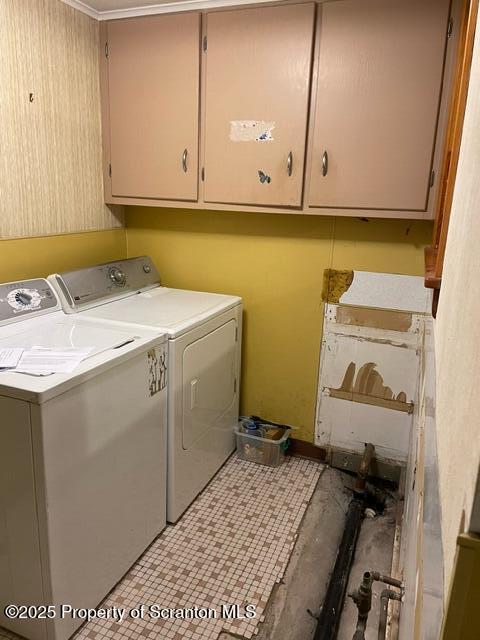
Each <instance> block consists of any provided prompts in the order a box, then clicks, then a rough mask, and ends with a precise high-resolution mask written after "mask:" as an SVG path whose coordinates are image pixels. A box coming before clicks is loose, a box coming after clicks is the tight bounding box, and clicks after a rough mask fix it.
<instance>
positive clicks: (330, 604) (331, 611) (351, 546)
mask: <svg viewBox="0 0 480 640" xmlns="http://www.w3.org/2000/svg"><path fill="white" fill-rule="evenodd" d="M374 455H375V447H374V446H373V444H366V445H365V451H364V454H363V458H362V462H361V463H360V468H359V471H358V475H357V482H356V484H355V489H354V497H353V498H352V500H351V501H350V504H349V505H348V510H347V515H346V518H345V528H344V531H343V535H342V540H341V542H340V546H339V548H338V553H337V558H336V560H335V566H334V568H333V572H332V575H331V577H330V582H329V584H328V588H327V593H326V595H325V601H324V603H323V606H322V610H321V612H320V615H319V617H318V623H317V628H316V629H315V635H314V636H313V640H335V639H336V637H337V634H338V627H339V625H340V614H341V613H342V609H343V603H344V601H345V593H346V591H347V584H348V578H349V576H350V569H351V567H352V562H353V556H354V554H355V547H356V546H357V540H358V534H359V532H360V527H361V524H362V520H363V516H364V512H365V504H366V499H367V492H366V478H367V475H368V471H369V469H370V466H371V463H372V459H373V457H374ZM360 638H361V636H359V639H360Z"/></svg>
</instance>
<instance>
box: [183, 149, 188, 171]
mask: <svg viewBox="0 0 480 640" xmlns="http://www.w3.org/2000/svg"><path fill="white" fill-rule="evenodd" d="M187 156H188V149H184V150H183V153H182V167H183V170H184V171H185V173H187Z"/></svg>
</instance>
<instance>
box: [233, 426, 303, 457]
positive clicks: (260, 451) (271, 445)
mask: <svg viewBox="0 0 480 640" xmlns="http://www.w3.org/2000/svg"><path fill="white" fill-rule="evenodd" d="M265 426H268V425H265ZM258 431H259V432H261V433H262V435H263V434H264V432H265V429H259V430H258ZM284 431H285V433H284V434H283V435H282V437H281V438H279V439H278V440H272V439H271V438H263V437H260V436H257V435H252V432H248V431H247V430H246V429H244V427H243V426H242V425H241V424H239V425H238V428H237V429H236V430H235V434H236V437H237V455H238V457H239V458H241V459H242V460H246V461H247V462H258V463H259V464H265V465H267V466H269V467H278V466H280V465H281V464H282V462H283V461H284V460H285V451H286V450H287V448H288V445H289V438H290V429H288V428H286V429H284Z"/></svg>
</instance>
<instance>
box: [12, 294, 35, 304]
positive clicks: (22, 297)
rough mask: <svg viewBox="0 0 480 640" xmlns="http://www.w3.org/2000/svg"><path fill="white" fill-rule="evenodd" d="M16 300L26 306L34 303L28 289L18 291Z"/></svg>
mask: <svg viewBox="0 0 480 640" xmlns="http://www.w3.org/2000/svg"><path fill="white" fill-rule="evenodd" d="M15 300H16V302H18V304H21V305H23V306H24V307H28V305H29V304H32V296H31V295H30V294H29V293H26V291H17V293H16V294H15Z"/></svg>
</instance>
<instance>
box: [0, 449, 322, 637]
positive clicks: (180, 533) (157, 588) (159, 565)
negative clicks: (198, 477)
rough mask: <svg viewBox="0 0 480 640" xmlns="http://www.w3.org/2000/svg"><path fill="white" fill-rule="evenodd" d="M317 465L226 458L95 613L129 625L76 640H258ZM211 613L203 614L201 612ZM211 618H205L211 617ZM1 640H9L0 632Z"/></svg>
mask: <svg viewBox="0 0 480 640" xmlns="http://www.w3.org/2000/svg"><path fill="white" fill-rule="evenodd" d="M322 470H323V465H321V464H319V463H317V462H314V461H311V460H305V459H302V458H288V459H287V461H286V462H285V464H284V465H282V466H281V467H278V468H270V467H265V466H262V465H257V464H255V463H251V462H244V461H241V460H238V459H237V458H236V457H232V458H231V459H230V460H229V461H228V462H227V464H226V465H225V466H224V467H223V469H222V470H221V471H220V472H219V473H218V475H217V476H216V477H215V479H214V480H213V481H212V483H211V484H210V485H209V486H208V487H207V489H206V490H205V491H204V492H203V493H202V494H201V496H200V497H199V498H198V499H197V500H196V501H195V502H194V503H193V505H192V506H191V507H190V509H189V510H188V511H187V512H186V513H185V515H184V516H183V517H182V518H181V520H180V521H179V522H178V523H177V525H175V526H174V527H167V529H166V530H165V531H164V532H163V533H162V534H161V535H160V536H159V537H158V538H157V539H156V540H155V542H154V543H153V544H152V545H151V547H150V548H149V549H148V550H147V551H146V552H145V554H144V555H143V556H142V557H141V558H140V559H139V561H138V562H137V563H136V564H135V565H134V566H133V567H132V569H131V570H130V571H129V572H128V574H127V575H126V576H125V577H124V578H123V580H122V581H121V583H119V584H118V585H117V587H116V588H115V589H114V590H113V591H112V592H111V593H110V594H109V595H108V596H107V598H106V599H105V600H104V602H103V603H102V605H101V606H102V607H105V608H108V607H113V606H116V607H122V608H125V609H126V610H127V612H129V611H131V610H132V609H134V608H136V607H139V606H140V605H144V606H145V608H146V611H145V613H144V615H143V617H142V618H141V619H136V620H135V619H132V618H131V617H129V616H128V615H127V616H126V618H125V620H124V621H123V622H122V623H121V624H118V623H116V622H113V621H112V620H95V621H91V622H89V623H86V624H85V625H84V626H83V627H81V629H80V630H79V631H78V632H77V633H76V634H75V636H74V638H75V640H112V639H115V640H117V639H118V640H122V639H125V640H126V639H128V638H139V639H141V640H143V639H147V638H148V639H153V638H159V639H161V640H181V639H184V638H185V639H188V640H207V639H209V640H216V639H217V637H218V635H219V634H220V633H221V631H228V632H230V633H232V634H235V635H237V636H240V637H243V638H247V639H248V638H252V637H253V636H254V635H255V634H256V633H257V632H258V625H259V624H260V622H261V621H262V614H263V612H264V610H265V607H266V605H267V601H268V599H269V597H270V595H271V593H272V590H273V588H274V586H275V583H277V582H279V581H280V580H281V578H282V576H283V574H284V572H285V569H286V567H287V564H288V560H289V558H290V554H291V552H292V549H293V547H294V545H295V539H296V536H297V531H298V527H299V525H300V522H301V521H302V518H303V516H304V513H305V510H306V508H307V505H308V502H309V500H310V498H311V496H312V494H313V491H314V489H315V485H316V484H317V481H318V479H319V477H320V475H321V473H322ZM232 604H234V605H239V607H240V612H241V613H242V612H243V607H244V606H245V605H247V604H250V605H254V606H255V607H256V616H255V617H254V618H251V619H239V618H238V619H237V618H236V619H227V618H226V617H225V616H223V617H222V609H221V607H222V605H232ZM152 605H158V607H159V608H162V609H172V610H175V609H190V610H192V609H193V608H194V607H197V608H198V609H202V613H203V612H205V613H206V614H207V615H215V617H211V618H207V619H191V617H190V619H179V618H173V619H172V618H168V619H152V616H151V615H150V612H151V611H152V610H149V607H151V606H152ZM208 610H211V611H208ZM212 611H213V613H212ZM0 638H9V639H10V638H16V636H14V635H13V634H10V633H4V634H3V635H2V632H0Z"/></svg>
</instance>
